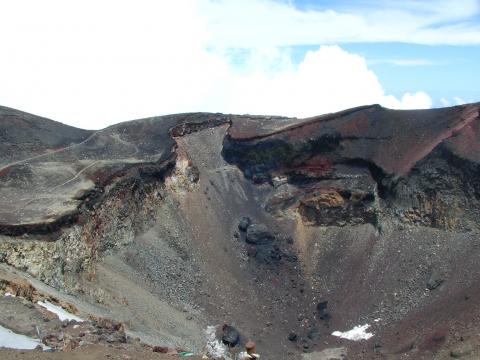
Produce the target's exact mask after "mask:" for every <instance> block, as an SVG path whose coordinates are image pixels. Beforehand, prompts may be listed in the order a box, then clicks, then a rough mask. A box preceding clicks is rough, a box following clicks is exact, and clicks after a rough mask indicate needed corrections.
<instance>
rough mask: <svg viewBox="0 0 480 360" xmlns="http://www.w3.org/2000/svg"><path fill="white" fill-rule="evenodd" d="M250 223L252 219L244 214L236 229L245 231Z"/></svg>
mask: <svg viewBox="0 0 480 360" xmlns="http://www.w3.org/2000/svg"><path fill="white" fill-rule="evenodd" d="M251 223H252V220H251V219H250V218H249V217H248V216H244V217H242V218H241V219H240V222H239V223H238V229H239V230H240V231H243V232H245V231H247V229H248V227H249V226H250V224H251Z"/></svg>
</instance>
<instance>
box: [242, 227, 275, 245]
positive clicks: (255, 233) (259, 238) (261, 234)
mask: <svg viewBox="0 0 480 360" xmlns="http://www.w3.org/2000/svg"><path fill="white" fill-rule="evenodd" d="M274 239H275V236H274V235H273V234H272V233H271V232H270V231H268V228H267V227H266V226H265V225H264V224H252V225H250V226H249V227H248V229H247V239H246V241H247V243H249V244H254V245H257V244H268V243H271V242H272V241H273V240H274Z"/></svg>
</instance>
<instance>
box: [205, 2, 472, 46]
mask: <svg viewBox="0 0 480 360" xmlns="http://www.w3.org/2000/svg"><path fill="white" fill-rule="evenodd" d="M202 4H203V6H202V8H201V11H202V14H203V15H204V16H205V17H206V18H208V19H209V23H210V24H211V26H210V28H211V31H212V35H213V36H212V38H211V39H210V44H211V45H212V46H223V47H244V48H251V47H262V46H290V45H312V44H332V43H342V42H388V41H396V42H405V43H417V44H448V45H460V44H464V45H465V44H480V25H479V24H478V22H474V21H470V20H471V19H472V17H473V16H475V15H478V14H479V12H480V3H479V2H478V1H477V0H458V1H456V2H455V4H452V1H448V0H432V1H428V2H426V1H423V2H420V1H412V0H411V1H402V0H393V1H392V0H391V1H382V2H378V1H365V0H363V1H356V2H346V4H348V5H343V6H342V5H341V4H342V2H332V3H331V4H333V6H337V7H336V8H335V9H334V10H332V9H322V8H311V9H308V10H303V11H301V10H299V9H297V8H295V7H294V6H293V5H292V4H291V2H279V1H275V0H243V1H236V0H221V1H211V0H203V1H202ZM336 4H340V5H336ZM352 4H354V5H352Z"/></svg>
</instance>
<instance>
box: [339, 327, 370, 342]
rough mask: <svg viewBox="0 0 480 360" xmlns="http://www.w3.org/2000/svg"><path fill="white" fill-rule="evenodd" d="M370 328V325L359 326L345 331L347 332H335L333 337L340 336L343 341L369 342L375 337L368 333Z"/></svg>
mask: <svg viewBox="0 0 480 360" xmlns="http://www.w3.org/2000/svg"><path fill="white" fill-rule="evenodd" d="M369 327H370V325H369V324H365V325H358V326H355V327H354V328H353V329H352V330H349V331H345V332H341V331H334V332H333V333H332V335H333V336H338V337H340V338H342V339H347V340H353V341H359V340H368V339H370V338H371V337H372V336H373V335H374V334H373V333H369V332H367V331H366V330H367V329H368V328H369Z"/></svg>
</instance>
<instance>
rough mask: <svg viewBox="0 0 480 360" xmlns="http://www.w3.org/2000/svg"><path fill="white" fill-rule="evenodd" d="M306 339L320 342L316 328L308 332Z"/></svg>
mask: <svg viewBox="0 0 480 360" xmlns="http://www.w3.org/2000/svg"><path fill="white" fill-rule="evenodd" d="M307 337H308V338H309V339H310V340H313V341H317V340H320V331H319V330H318V329H317V328H313V329H310V330H309V331H308V334H307Z"/></svg>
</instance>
